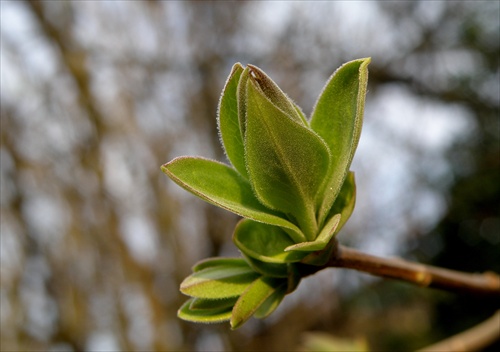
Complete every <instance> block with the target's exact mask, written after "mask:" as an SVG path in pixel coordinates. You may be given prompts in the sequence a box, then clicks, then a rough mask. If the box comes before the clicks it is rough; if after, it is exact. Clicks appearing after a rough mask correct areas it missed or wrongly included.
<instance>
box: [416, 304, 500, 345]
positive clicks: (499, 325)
mask: <svg viewBox="0 0 500 352" xmlns="http://www.w3.org/2000/svg"><path fill="white" fill-rule="evenodd" d="M499 338H500V310H499V311H497V312H496V313H495V314H494V315H493V316H492V317H491V318H489V319H488V320H486V321H484V322H482V323H480V324H479V325H476V326H474V327H472V328H471V329H469V330H466V331H464V332H461V333H460V334H457V335H455V336H452V337H450V338H448V339H446V340H443V341H440V342H438V343H436V344H434V345H431V346H428V347H426V348H424V349H421V350H419V351H418V352H433V351H439V352H446V351H480V350H481V349H483V348H484V347H486V346H489V345H490V344H491V343H492V342H494V341H495V340H497V339H499Z"/></svg>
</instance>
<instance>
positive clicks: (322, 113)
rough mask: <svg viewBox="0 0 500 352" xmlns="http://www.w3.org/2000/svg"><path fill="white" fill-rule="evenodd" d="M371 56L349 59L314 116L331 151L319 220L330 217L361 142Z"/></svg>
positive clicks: (332, 80) (331, 81)
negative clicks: (327, 181) (329, 166)
mask: <svg viewBox="0 0 500 352" xmlns="http://www.w3.org/2000/svg"><path fill="white" fill-rule="evenodd" d="M369 63H370V58H366V59H359V60H354V61H351V62H348V63H346V64H344V65H343V66H341V67H340V68H339V69H338V70H337V71H335V73H334V74H333V75H332V76H331V77H330V79H329V80H328V82H327V83H326V86H325V87H324V88H323V92H322V93H321V95H320V96H319V98H318V101H317V102H316V105H315V107H314V110H313V113H312V116H311V127H312V129H313V130H314V131H316V132H317V133H318V134H319V135H320V136H321V137H322V138H323V140H324V141H325V142H326V143H327V144H328V147H329V149H330V152H331V168H330V170H329V172H328V178H327V179H328V180H330V181H329V183H327V184H326V185H325V194H324V198H323V199H319V202H320V203H321V204H320V217H319V222H320V223H321V222H322V221H323V219H324V218H325V217H326V216H327V214H328V212H329V210H330V208H331V206H332V204H333V202H334V200H335V198H336V197H337V195H338V193H339V191H340V188H341V186H342V184H343V183H344V179H345V177H346V175H347V172H348V171H349V166H350V165H351V161H352V159H353V156H354V152H355V151H356V147H357V145H358V141H359V137H360V133H361V125H362V123H363V111H364V106H365V96H366V86H367V82H368V64H369Z"/></svg>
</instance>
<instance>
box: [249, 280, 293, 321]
mask: <svg viewBox="0 0 500 352" xmlns="http://www.w3.org/2000/svg"><path fill="white" fill-rule="evenodd" d="M286 289H287V285H286V283H284V284H282V285H281V286H279V287H277V288H276V290H275V291H274V292H273V294H272V295H270V296H269V297H268V298H267V299H266V300H265V301H264V303H262V305H261V306H260V307H259V308H257V310H256V311H255V314H254V315H253V316H254V317H255V318H257V319H264V318H266V317H268V316H269V315H270V314H271V313H272V312H274V311H275V310H276V308H278V306H279V305H280V303H281V301H282V300H283V298H284V297H285V295H286Z"/></svg>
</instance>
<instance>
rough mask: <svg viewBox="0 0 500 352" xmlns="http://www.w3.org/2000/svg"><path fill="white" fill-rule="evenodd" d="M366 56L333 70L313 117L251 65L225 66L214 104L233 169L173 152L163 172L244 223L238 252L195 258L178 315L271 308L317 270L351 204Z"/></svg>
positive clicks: (217, 316)
mask: <svg viewBox="0 0 500 352" xmlns="http://www.w3.org/2000/svg"><path fill="white" fill-rule="evenodd" d="M369 62H370V59H369V58H365V59H359V60H354V61H351V62H348V63H346V64H344V65H343V66H342V67H340V68H339V69H338V70H337V71H336V72H335V73H334V74H333V75H332V76H331V78H330V79H329V80H328V82H327V84H326V86H325V87H324V89H323V91H322V93H321V94H320V96H319V98H318V100H317V102H316V105H315V107H314V109H313V112H312V114H311V117H310V120H308V119H306V117H305V115H304V113H303V112H302V111H301V109H300V108H299V107H298V106H297V105H296V104H295V103H294V102H293V101H292V100H291V99H290V98H288V97H287V96H286V95H285V93H283V92H282V91H281V89H280V88H279V87H278V86H277V85H276V83H274V82H273V81H272V80H271V78H269V77H268V76H267V75H266V74H265V73H264V72H263V71H262V70H260V69H259V68H257V67H255V66H253V65H248V66H247V67H243V66H242V65H240V64H239V63H237V64H235V65H234V66H233V69H232V71H231V74H230V75H229V78H228V80H227V82H226V85H225V87H224V90H223V92H222V96H221V99H220V103H219V116H218V127H219V132H220V137H221V140H222V143H223V146H224V149H225V152H226V155H227V157H228V159H229V161H230V162H231V165H232V166H228V165H225V164H222V163H219V162H217V161H213V160H207V159H203V158H196V157H179V158H176V159H174V160H172V161H171V162H169V163H167V164H165V165H163V166H162V170H163V171H164V172H165V173H166V174H167V175H168V176H169V177H170V178H171V179H172V180H173V181H175V182H176V183H177V184H179V185H180V186H181V187H183V188H185V189H186V190H188V191H189V192H191V193H193V194H195V195H196V196H198V197H200V198H202V199H204V200H205V201H207V202H209V203H212V204H215V205H217V206H219V207H221V208H224V209H226V210H229V211H232V212H234V213H236V214H238V215H240V216H242V217H243V218H244V219H242V220H241V221H240V222H239V223H238V224H237V226H236V228H235V230H234V234H233V241H234V243H235V245H236V246H237V247H238V248H239V249H240V251H241V253H242V254H243V257H244V258H240V259H236V258H212V259H208V260H205V261H203V262H201V263H198V264H197V265H195V267H194V268H193V274H192V275H191V276H189V277H188V278H186V279H185V280H184V282H183V283H182V284H181V291H182V292H183V293H185V294H186V295H188V296H191V298H190V299H189V300H188V301H187V302H186V303H185V304H184V305H183V306H182V308H181V309H180V310H179V317H180V318H182V319H185V320H190V321H196V322H220V321H225V320H230V322H231V327H232V328H233V329H234V328H237V327H239V326H241V324H243V323H244V322H245V321H246V320H247V319H249V318H250V317H251V316H252V315H255V316H256V317H257V318H263V317H266V316H268V315H269V314H270V313H272V312H273V310H274V309H276V307H277V306H278V305H279V303H280V301H281V300H282V299H283V297H284V296H285V295H286V294H288V293H290V292H292V291H293V290H294V289H295V288H296V287H297V285H298V283H299V281H300V279H301V277H302V276H303V275H304V272H308V270H305V271H304V268H303V265H308V266H322V265H324V264H325V263H326V262H327V261H328V259H329V258H330V255H331V252H332V250H333V249H334V247H335V246H334V244H335V241H334V237H335V235H336V234H337V233H338V232H339V231H340V229H341V228H342V227H343V225H344V224H345V223H346V221H347V220H348V219H349V217H350V215H351V213H352V211H353V209H354V203H355V188H356V186H355V182H354V174H353V173H352V172H350V171H349V167H350V164H351V161H352V159H353V156H354V152H355V150H356V147H357V145H358V141H359V137H360V132H361V125H362V120H363V109H364V103H365V95H366V86H367V80H368V64H369Z"/></svg>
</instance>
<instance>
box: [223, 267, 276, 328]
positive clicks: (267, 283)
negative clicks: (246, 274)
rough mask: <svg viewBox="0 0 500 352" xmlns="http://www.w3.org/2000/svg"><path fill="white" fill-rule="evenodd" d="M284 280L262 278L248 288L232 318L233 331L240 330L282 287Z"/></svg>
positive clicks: (237, 303)
mask: <svg viewBox="0 0 500 352" xmlns="http://www.w3.org/2000/svg"><path fill="white" fill-rule="evenodd" d="M281 284H282V280H279V279H273V278H269V277H265V276H263V277H260V278H258V279H257V280H255V281H254V282H253V283H252V284H251V285H250V286H248V287H247V289H246V290H245V292H243V293H242V294H241V296H240V298H238V300H237V301H236V304H235V305H234V307H233V314H232V316H231V321H230V323H231V329H233V330H234V329H237V328H239V327H240V326H241V325H242V324H243V323H244V322H246V321H247V320H248V319H250V317H251V316H252V315H253V314H254V313H255V311H256V310H257V309H258V308H259V307H260V306H261V305H262V304H263V303H264V302H265V301H266V300H267V299H268V298H269V296H271V295H272V294H273V293H274V292H275V291H276V289H277V287H279V286H281Z"/></svg>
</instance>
